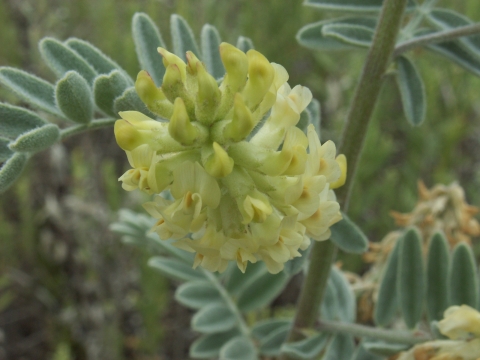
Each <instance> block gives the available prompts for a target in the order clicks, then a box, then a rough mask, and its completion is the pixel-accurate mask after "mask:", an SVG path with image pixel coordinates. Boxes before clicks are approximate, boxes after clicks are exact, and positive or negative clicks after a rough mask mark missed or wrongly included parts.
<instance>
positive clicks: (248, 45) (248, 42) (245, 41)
mask: <svg viewBox="0 0 480 360" xmlns="http://www.w3.org/2000/svg"><path fill="white" fill-rule="evenodd" d="M236 46H237V48H239V49H240V50H242V51H243V52H244V53H246V52H247V51H248V50H250V49H255V47H254V46H253V41H252V39H250V38H248V37H245V36H239V37H238V40H237V45H236Z"/></svg>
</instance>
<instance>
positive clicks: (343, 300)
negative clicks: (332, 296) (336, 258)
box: [330, 266, 357, 323]
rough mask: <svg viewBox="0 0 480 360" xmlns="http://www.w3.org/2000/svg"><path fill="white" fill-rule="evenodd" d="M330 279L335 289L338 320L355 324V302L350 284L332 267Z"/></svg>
mask: <svg viewBox="0 0 480 360" xmlns="http://www.w3.org/2000/svg"><path fill="white" fill-rule="evenodd" d="M330 277H331V278H332V281H333V284H334V286H335V289H336V298H337V304H338V309H339V314H338V315H339V318H340V320H342V321H344V322H350V323H353V322H355V319H356V317H357V302H356V300H355V294H354V293H353V289H352V287H351V286H350V283H349V282H348V280H347V279H346V278H345V275H343V273H342V272H341V271H340V270H339V269H338V268H337V267H336V266H332V269H331V271H330Z"/></svg>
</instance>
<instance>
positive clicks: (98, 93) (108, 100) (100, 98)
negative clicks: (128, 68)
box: [93, 70, 129, 116]
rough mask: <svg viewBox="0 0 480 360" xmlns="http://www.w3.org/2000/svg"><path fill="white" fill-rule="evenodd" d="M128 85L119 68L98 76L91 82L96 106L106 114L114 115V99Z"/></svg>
mask: <svg viewBox="0 0 480 360" xmlns="http://www.w3.org/2000/svg"><path fill="white" fill-rule="evenodd" d="M128 85H129V82H128V80H127V79H126V78H125V76H124V75H123V74H122V73H121V72H120V71H119V70H114V71H112V72H111V73H110V74H108V75H100V76H98V77H97V78H96V79H95V82H94V84H93V97H94V98H95V103H96V104H97V106H98V108H99V109H100V110H102V111H103V112H105V113H106V114H108V115H111V116H116V114H115V112H114V109H113V106H114V103H115V99H116V98H117V97H119V96H121V95H122V94H123V92H124V91H125V89H126V88H127V87H128Z"/></svg>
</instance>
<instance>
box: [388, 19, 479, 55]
mask: <svg viewBox="0 0 480 360" xmlns="http://www.w3.org/2000/svg"><path fill="white" fill-rule="evenodd" d="M478 33H480V24H472V25H467V26H462V27H458V28H456V29H453V30H445V31H440V32H436V33H433V34H427V35H423V36H419V37H416V38H413V39H411V40H408V41H405V42H402V43H400V44H399V45H397V47H396V48H395V51H394V52H393V56H394V57H397V56H399V55H401V54H403V53H404V52H406V51H408V50H411V49H413V48H416V47H419V46H424V45H428V44H436V43H441V42H444V41H448V40H454V39H457V38H459V37H463V36H471V35H475V34H478Z"/></svg>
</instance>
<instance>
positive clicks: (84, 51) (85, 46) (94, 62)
mask: <svg viewBox="0 0 480 360" xmlns="http://www.w3.org/2000/svg"><path fill="white" fill-rule="evenodd" d="M65 45H67V46H68V47H69V48H70V49H72V50H73V51H75V52H76V53H77V54H78V55H80V56H81V57H82V58H83V59H84V60H85V61H86V62H87V63H89V64H90V66H92V67H93V69H94V70H95V71H96V72H97V73H99V74H108V73H110V72H112V71H114V70H118V71H120V72H121V73H122V75H124V76H125V79H126V80H128V82H129V83H130V84H131V83H132V79H131V78H130V76H128V75H127V73H126V72H125V71H124V70H123V69H122V68H121V67H120V65H118V64H117V63H116V62H115V61H113V60H112V59H110V58H109V57H108V56H107V55H105V54H104V53H103V52H102V51H101V50H100V49H98V48H96V47H95V46H93V45H92V44H90V43H89V42H88V41H84V40H80V39H77V38H70V39H68V40H67V41H65Z"/></svg>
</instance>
